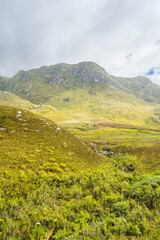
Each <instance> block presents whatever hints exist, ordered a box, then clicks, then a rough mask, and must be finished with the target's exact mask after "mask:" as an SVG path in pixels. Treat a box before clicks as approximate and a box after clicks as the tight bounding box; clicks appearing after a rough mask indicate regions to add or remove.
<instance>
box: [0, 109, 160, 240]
mask: <svg viewBox="0 0 160 240" xmlns="http://www.w3.org/2000/svg"><path fill="white" fill-rule="evenodd" d="M92 134H94V133H92ZM92 134H91V138H92V137H95V136H92ZM95 134H97V133H95ZM98 134H100V133H98ZM103 134H104V135H105V132H103ZM128 134H129V133H128ZM89 135H90V134H89ZM103 137H104V136H103ZM97 138H98V136H97V137H96V139H97ZM148 159H149V156H148ZM140 165H141V164H140V162H139V158H137V157H136V156H133V155H128V154H120V155H115V156H112V157H104V156H102V155H101V154H100V153H99V154H98V153H97V152H95V150H94V149H93V146H92V145H91V144H88V143H84V141H82V140H78V139H77V138H76V137H74V135H72V134H70V133H67V132H66V131H65V130H63V128H61V127H59V126H58V125H56V124H54V123H53V122H51V121H49V120H47V119H44V118H42V117H41V116H38V115H35V114H33V113H30V112H27V111H26V110H20V109H17V108H12V107H6V106H1V107H0V216H1V218H0V239H6V240H9V239H12V240H16V239H21V240H25V239H29V240H34V239H39V240H44V239H57V240H61V239H68V240H69V239H72V240H73V239H77V240H83V239H95V240H98V239H102V240H103V239H104V240H106V239H140V238H142V239H148V238H149V239H158V237H159V234H160V229H159V219H160V212H159V209H160V202H159V199H160V174H159V171H158V170H156V169H153V171H152V172H150V173H147V174H146V173H145V172H143V171H142V168H141V167H140ZM49 236H50V237H49Z"/></svg>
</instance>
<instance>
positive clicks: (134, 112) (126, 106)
mask: <svg viewBox="0 0 160 240" xmlns="http://www.w3.org/2000/svg"><path fill="white" fill-rule="evenodd" d="M133 85H134V86H133ZM0 86H1V90H5V91H9V92H12V93H15V94H17V95H18V96H19V97H21V98H23V99H26V100H29V101H31V102H32V103H34V104H38V105H50V106H52V107H54V108H56V109H57V110H58V111H60V112H61V114H64V115H65V117H66V118H65V117H64V118H62V120H61V119H60V120H59V119H57V122H65V121H70V120H73V119H74V120H75V121H89V122H91V123H94V122H95V121H102V122H104V121H105V122H115V123H122V124H132V125H137V126H141V127H150V128H159V126H160V125H159V123H160V120H159V109H160V106H159V102H160V87H159V86H157V85H156V84H153V83H152V82H151V81H150V80H148V79H146V78H143V77H137V78H131V79H126V78H117V77H114V76H110V75H108V74H107V72H106V71H105V70H104V69H103V68H101V67H100V66H98V65H97V64H95V63H92V62H82V63H79V64H74V65H69V64H57V65H53V66H49V67H41V68H39V69H33V70H29V71H20V72H19V73H17V74H16V75H15V76H14V77H12V78H10V79H9V78H8V79H7V78H5V79H4V78H0ZM45 112H46V114H47V115H46V116H50V118H51V119H52V116H53V115H52V116H51V115H50V114H49V113H48V112H47V110H46V111H45ZM67 118H68V119H67ZM53 120H55V119H54V118H53Z"/></svg>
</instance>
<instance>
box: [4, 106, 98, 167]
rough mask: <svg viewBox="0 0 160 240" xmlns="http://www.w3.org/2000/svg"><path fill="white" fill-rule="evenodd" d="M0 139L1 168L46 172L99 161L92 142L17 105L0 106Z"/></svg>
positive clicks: (86, 165)
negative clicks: (15, 106) (85, 141)
mask: <svg viewBox="0 0 160 240" xmlns="http://www.w3.org/2000/svg"><path fill="white" fill-rule="evenodd" d="M0 139H1V141H0V145H1V146H0V165H1V168H0V171H1V172H3V170H4V169H6V168H10V167H12V168H15V171H16V169H17V171H18V170H21V169H24V170H25V168H31V169H34V170H35V171H36V170H37V171H43V170H46V169H47V171H48V172H50V171H53V170H55V171H63V170H62V169H63V167H67V168H73V169H87V168H94V167H97V166H98V165H99V164H100V163H101V162H102V158H101V157H100V156H99V155H98V154H97V153H96V152H94V151H93V150H92V149H91V146H88V145H86V144H84V142H82V141H80V140H77V138H76V137H74V136H73V135H72V134H70V133H67V132H66V131H65V130H63V129H62V128H61V127H59V126H58V125H56V124H54V123H53V122H51V121H49V120H46V119H44V118H42V117H40V116H37V115H35V114H33V113H29V112H27V111H25V110H19V109H17V108H11V107H5V106H1V107H0ZM61 164H62V166H61ZM61 167H62V169H61Z"/></svg>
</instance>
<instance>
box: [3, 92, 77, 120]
mask: <svg viewBox="0 0 160 240" xmlns="http://www.w3.org/2000/svg"><path fill="white" fill-rule="evenodd" d="M0 105H4V106H11V107H16V108H20V109H24V110H27V111H30V112H33V113H37V114H39V115H42V116H44V117H47V118H49V119H51V120H53V121H54V122H56V123H61V122H66V121H70V122H72V121H74V119H72V118H71V117H69V116H66V115H64V114H63V113H62V112H60V111H58V110H57V109H56V108H55V107H53V106H51V105H36V104H33V103H31V102H29V101H27V100H24V99H22V98H20V97H18V96H16V95H15V94H13V93H10V92H6V91H0Z"/></svg>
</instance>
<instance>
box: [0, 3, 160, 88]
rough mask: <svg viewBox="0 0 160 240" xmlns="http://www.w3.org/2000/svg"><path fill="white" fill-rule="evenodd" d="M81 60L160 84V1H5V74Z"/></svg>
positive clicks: (1, 6)
mask: <svg viewBox="0 0 160 240" xmlns="http://www.w3.org/2000/svg"><path fill="white" fill-rule="evenodd" d="M82 61H94V62H96V63H98V64H99V65H101V66H102V67H104V68H105V69H106V71H107V72H108V73H110V74H113V75H115V76H127V77H131V76H138V75H142V76H147V77H149V78H150V79H152V81H154V82H155V83H158V84H159V85H160V1H159V0H152V1H151V0H5V1H4V0H0V75H3V76H12V75H14V74H15V73H16V72H17V71H19V70H21V69H23V70H28V69H31V68H36V67H40V66H43V65H52V64H57V63H62V62H65V63H78V62H82Z"/></svg>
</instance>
